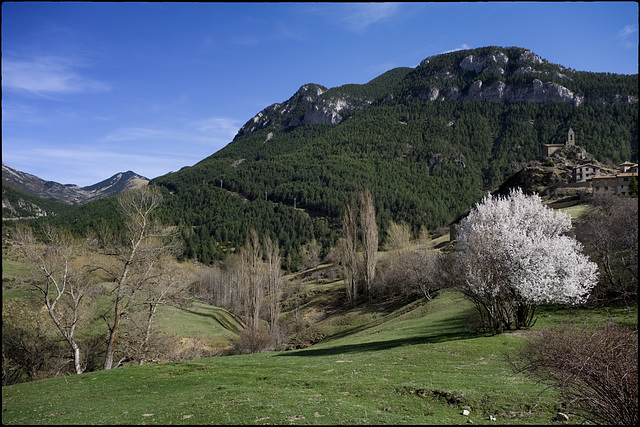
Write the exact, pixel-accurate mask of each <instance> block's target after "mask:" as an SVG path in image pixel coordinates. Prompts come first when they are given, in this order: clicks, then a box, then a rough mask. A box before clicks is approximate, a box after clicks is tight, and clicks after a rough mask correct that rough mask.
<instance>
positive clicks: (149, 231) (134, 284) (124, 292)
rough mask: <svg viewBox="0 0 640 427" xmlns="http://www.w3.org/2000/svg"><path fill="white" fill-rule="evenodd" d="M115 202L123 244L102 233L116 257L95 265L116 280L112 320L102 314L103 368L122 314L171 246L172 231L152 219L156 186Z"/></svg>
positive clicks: (113, 348) (153, 276) (154, 275)
mask: <svg viewBox="0 0 640 427" xmlns="http://www.w3.org/2000/svg"><path fill="white" fill-rule="evenodd" d="M118 201H119V206H120V209H121V210H122V213H123V214H124V216H125V231H124V236H123V240H124V242H125V243H124V244H123V245H121V244H119V243H120V240H119V239H118V238H117V237H115V236H113V235H110V234H109V233H108V232H103V234H104V235H105V238H104V240H103V242H104V243H106V244H107V245H109V246H110V251H109V252H110V253H112V254H115V257H111V260H112V262H111V263H108V264H107V263H102V264H100V265H99V266H97V267H96V268H98V269H101V270H104V271H105V272H107V273H108V274H109V275H110V276H111V278H112V280H113V281H114V283H115V289H114V290H113V292H114V294H115V301H114V305H113V314H112V320H111V322H109V321H108V319H107V317H106V316H104V319H105V321H107V325H108V327H109V338H108V342H107V351H106V355H105V361H104V369H111V368H112V367H113V362H114V354H115V352H116V342H117V340H118V333H119V329H120V324H121V321H122V319H123V317H124V316H126V315H127V314H128V312H129V310H130V309H131V308H132V307H133V306H135V302H136V300H135V298H136V296H137V295H138V293H139V292H140V291H141V290H142V289H143V288H144V287H145V285H147V284H149V283H150V282H151V281H153V280H155V279H156V278H157V277H158V276H159V275H160V272H159V271H158V270H157V269H156V268H155V266H156V265H157V263H158V261H159V260H160V259H161V257H162V256H163V255H164V254H166V253H167V252H168V251H170V249H171V243H170V241H171V240H170V238H171V236H172V232H171V230H170V229H168V228H167V227H163V226H162V225H161V224H160V222H159V221H157V220H155V219H153V218H152V212H153V211H154V210H155V209H156V208H157V207H158V206H159V205H160V203H161V202H162V194H161V193H160V192H159V191H158V190H157V189H156V188H154V187H149V186H147V187H142V188H140V189H137V190H132V191H129V192H126V193H123V194H122V195H120V196H119V198H118Z"/></svg>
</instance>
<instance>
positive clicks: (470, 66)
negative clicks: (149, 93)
mask: <svg viewBox="0 0 640 427" xmlns="http://www.w3.org/2000/svg"><path fill="white" fill-rule="evenodd" d="M500 88H502V90H499V89H500ZM637 99H638V75H637V74H635V75H615V74H607V73H590V72H579V71H573V70H570V69H568V68H565V67H562V66H559V65H555V64H551V63H549V62H546V61H544V60H543V59H541V58H540V57H539V56H537V55H535V54H533V52H531V51H529V50H526V49H522V48H499V47H486V48H478V49H471V50H465V51H456V52H451V53H447V54H442V55H436V56H433V57H429V58H426V59H425V60H424V61H422V63H421V65H419V66H417V67H415V68H408V67H400V68H396V69H392V70H389V71H387V72H386V73H383V74H381V75H380V76H378V77H376V78H374V79H372V80H371V81H369V82H368V83H365V84H361V85H360V84H346V85H342V86H338V87H334V88H326V87H325V86H322V85H319V84H315V83H308V84H305V85H302V86H301V87H300V88H299V89H298V90H297V91H296V92H295V93H294V94H293V95H292V96H291V97H290V98H289V99H288V100H285V101H283V102H280V103H274V104H271V105H270V106H268V107H266V108H264V109H262V110H261V111H260V112H258V114H256V115H255V116H254V117H253V118H250V119H249V120H248V121H247V122H246V123H245V124H244V125H243V126H242V127H241V128H240V129H239V131H238V133H237V134H236V135H235V137H234V138H233V140H232V141H231V142H229V144H227V145H226V146H225V147H224V148H222V149H220V150H218V151H217V152H215V153H213V154H212V155H210V156H208V157H207V158H205V159H202V160H201V161H199V162H198V163H196V164H194V165H193V166H185V167H183V168H182V169H180V170H179V171H177V172H172V173H168V174H166V175H163V176H159V177H156V178H153V179H152V180H151V181H150V184H151V185H157V186H159V187H161V189H162V190H163V192H164V194H165V195H166V197H165V198H164V202H163V205H162V206H161V207H160V208H159V211H158V216H159V217H160V219H161V220H162V221H163V222H165V223H166V224H167V225H173V226H176V228H177V229H178V230H179V232H180V233H181V236H182V238H183V241H184V243H185V245H184V253H183V255H182V259H197V260H198V261H200V262H203V263H204V264H210V263H212V262H213V261H215V260H220V259H224V257H225V256H226V255H228V254H229V253H232V252H233V251H234V250H235V248H238V247H240V246H242V244H244V241H245V239H246V236H247V233H248V232H249V229H250V228H254V229H256V231H257V232H258V234H259V235H260V236H264V235H267V234H268V235H270V236H271V237H272V238H273V237H275V238H277V239H278V240H279V243H280V248H281V251H282V256H283V260H285V261H284V266H285V268H286V269H288V270H290V271H294V270H295V269H296V268H297V267H298V266H300V265H302V264H303V263H304V259H303V255H302V253H303V252H304V251H303V250H302V248H303V247H308V245H312V244H313V245H315V244H317V245H318V246H319V247H321V256H324V255H326V254H327V253H328V252H329V251H330V250H331V249H332V248H333V247H334V246H335V243H336V241H337V239H338V238H339V234H340V224H341V218H342V214H343V211H344V207H345V206H346V205H347V204H348V203H349V202H350V200H351V199H353V198H354V197H357V195H358V192H359V191H360V190H362V189H364V188H368V189H369V190H370V191H371V192H372V194H373V196H374V203H375V209H376V217H377V218H376V220H377V223H378V227H379V236H380V238H381V241H384V238H385V231H386V229H387V228H388V226H389V224H390V222H391V221H394V222H396V223H398V222H405V223H407V224H408V225H409V226H410V228H411V230H412V231H413V232H414V233H417V232H418V231H419V230H420V228H421V227H423V226H424V227H426V228H427V229H429V230H435V229H436V228H438V227H442V226H444V225H446V224H449V223H450V222H451V221H453V220H454V219H455V218H456V217H457V216H458V215H460V214H461V213H464V212H466V211H468V209H469V208H470V207H472V206H473V205H474V204H475V203H477V202H478V201H479V200H481V198H482V197H483V196H484V195H485V194H487V193H488V192H492V191H495V190H496V189H497V188H498V187H499V186H500V185H501V184H503V183H504V181H505V180H506V179H507V178H509V177H510V176H512V175H513V174H514V173H516V172H517V171H518V170H520V169H522V168H523V167H524V166H526V165H527V164H529V162H531V161H533V160H538V161H540V160H544V159H541V155H542V148H543V145H544V144H558V143H563V142H564V141H565V140H566V132H567V131H568V130H569V129H570V128H571V129H573V130H574V131H575V135H576V145H578V146H580V147H582V148H584V149H585V150H586V152H588V153H590V155H592V156H593V158H594V159H595V160H597V161H599V162H601V163H602V164H603V165H605V164H606V165H615V164H619V163H621V162H623V161H627V160H631V161H637V156H638V103H637ZM512 101H514V102H512ZM515 101H517V102H515ZM564 175H566V174H564ZM237 195H241V196H242V198H240V197H238V196H237ZM106 202H108V199H107V201H106ZM106 202H105V203H102V204H101V206H102V207H100V208H99V207H98V206H95V207H91V209H84V208H85V207H87V208H89V207H90V206H89V205H93V204H88V205H85V206H81V207H80V208H79V210H78V211H75V212H74V213H73V218H68V217H66V216H62V215H61V216H60V217H59V218H57V223H62V222H64V221H67V222H69V221H71V222H73V226H74V227H75V228H76V230H75V231H76V232H78V233H81V232H82V230H81V229H80V225H82V226H83V227H85V226H91V224H92V222H93V221H95V220H97V218H98V216H99V215H98V213H99V212H104V214H105V215H107V214H108V213H109V212H110V209H112V206H107V204H108V203H106ZM96 203H101V202H96ZM302 210H304V212H307V213H309V214H310V216H307V215H305V214H304V213H303V212H302ZM81 211H84V212H85V213H84V214H83V213H82V212H81ZM83 215H84V217H83ZM65 218H66V219H65ZM76 220H77V222H75V221H76ZM381 243H382V242H381Z"/></svg>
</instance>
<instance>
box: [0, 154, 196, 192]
mask: <svg viewBox="0 0 640 427" xmlns="http://www.w3.org/2000/svg"><path fill="white" fill-rule="evenodd" d="M177 148H178V146H176V147H175V149H174V150H167V149H163V148H161V147H159V148H158V149H156V150H144V152H138V153H133V152H123V151H122V150H121V149H120V148H117V147H114V148H113V149H110V148H108V147H107V148H105V147H91V146H86V145H83V146H80V145H77V146H68V147H63V148H54V147H47V146H42V145H41V146H34V145H33V144H30V146H29V147H28V148H25V149H23V150H13V151H12V152H11V153H10V155H9V156H6V157H7V158H6V159H5V155H4V154H5V153H3V162H5V163H7V164H8V165H10V166H12V167H14V168H16V169H18V170H20V171H23V172H27V173H31V174H33V175H36V176H38V177H40V178H42V179H45V180H51V181H56V182H59V183H62V184H76V185H79V186H81V187H84V186H87V185H93V184H95V183H97V182H100V181H102V180H104V179H107V178H109V177H110V176H112V175H114V174H115V173H118V172H125V171H127V170H132V171H134V172H136V173H138V174H140V175H143V176H146V177H147V178H150V179H151V178H155V177H157V176H161V175H164V174H167V173H169V172H171V171H176V170H179V169H180V168H182V167H183V166H190V165H193V164H194V163H196V162H197V161H199V160H202V158H203V157H201V158H197V157H195V156H194V155H193V153H192V152H180V150H178V149H177ZM196 156H197V155H196Z"/></svg>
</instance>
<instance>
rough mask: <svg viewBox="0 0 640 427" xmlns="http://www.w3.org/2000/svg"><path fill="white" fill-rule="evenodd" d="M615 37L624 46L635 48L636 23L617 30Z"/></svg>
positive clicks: (636, 38)
mask: <svg viewBox="0 0 640 427" xmlns="http://www.w3.org/2000/svg"><path fill="white" fill-rule="evenodd" d="M617 38H618V39H620V42H621V43H622V45H623V46H624V47H625V48H627V49H636V48H637V47H638V24H633V25H625V26H624V28H623V29H621V30H620V31H618V34H617Z"/></svg>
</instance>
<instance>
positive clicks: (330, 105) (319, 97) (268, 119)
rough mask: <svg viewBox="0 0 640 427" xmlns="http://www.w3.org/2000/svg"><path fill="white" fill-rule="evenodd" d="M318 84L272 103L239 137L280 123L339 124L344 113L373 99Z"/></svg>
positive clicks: (308, 85)
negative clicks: (337, 91)
mask: <svg viewBox="0 0 640 427" xmlns="http://www.w3.org/2000/svg"><path fill="white" fill-rule="evenodd" d="M327 92H328V89H327V88H326V87H324V86H320V85H317V84H311V83H310V84H306V85H303V86H301V87H300V89H298V91H297V92H296V93H295V95H293V96H292V97H291V98H289V99H288V100H287V101H285V102H283V103H281V104H280V103H276V104H272V105H270V106H268V107H267V108H265V109H264V110H262V111H260V112H259V113H258V114H256V116H255V117H253V119H251V120H249V121H248V122H247V123H246V124H245V125H244V126H242V127H241V128H240V130H239V131H238V134H237V136H236V137H239V136H242V135H246V134H248V133H251V132H255V131H256V130H259V129H263V128H265V127H267V126H269V125H273V124H280V125H281V126H282V127H284V128H290V127H296V126H300V125H317V124H323V125H338V124H340V123H342V121H343V116H342V114H341V112H345V111H351V110H354V109H356V108H362V106H363V105H369V104H370V103H371V102H372V101H373V100H372V99H362V98H356V97H350V96H338V95H336V94H335V93H334V94H332V93H327Z"/></svg>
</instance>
